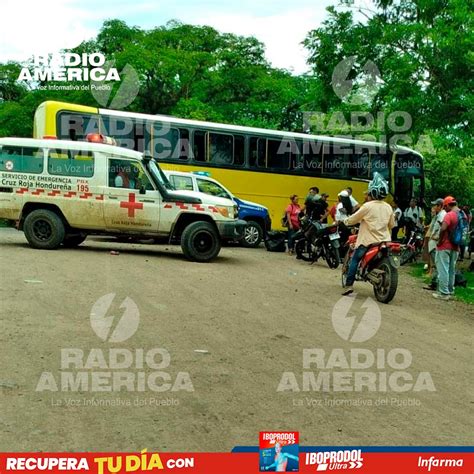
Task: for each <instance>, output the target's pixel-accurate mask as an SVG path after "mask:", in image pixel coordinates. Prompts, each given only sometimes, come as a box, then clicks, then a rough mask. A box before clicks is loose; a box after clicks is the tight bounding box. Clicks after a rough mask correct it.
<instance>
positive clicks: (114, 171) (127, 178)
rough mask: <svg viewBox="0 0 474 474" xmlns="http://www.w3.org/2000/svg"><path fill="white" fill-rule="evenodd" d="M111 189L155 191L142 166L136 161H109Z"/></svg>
mask: <svg viewBox="0 0 474 474" xmlns="http://www.w3.org/2000/svg"><path fill="white" fill-rule="evenodd" d="M108 173H109V187H111V188H126V189H140V188H141V187H142V186H144V187H145V189H146V190H153V189H154V188H153V185H152V184H151V182H150V180H149V179H148V176H147V175H146V173H145V170H144V169H143V167H142V165H141V164H140V163H138V162H135V161H130V160H120V159H109V170H108Z"/></svg>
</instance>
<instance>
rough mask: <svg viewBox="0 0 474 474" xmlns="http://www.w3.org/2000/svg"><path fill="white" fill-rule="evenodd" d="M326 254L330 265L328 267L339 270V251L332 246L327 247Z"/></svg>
mask: <svg viewBox="0 0 474 474" xmlns="http://www.w3.org/2000/svg"><path fill="white" fill-rule="evenodd" d="M324 253H325V254H326V263H327V264H328V267H329V268H337V267H338V266H339V262H340V261H341V257H340V255H339V249H338V248H336V247H333V246H332V245H326V246H325V249H324Z"/></svg>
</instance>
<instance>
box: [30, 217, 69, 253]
mask: <svg viewBox="0 0 474 474" xmlns="http://www.w3.org/2000/svg"><path fill="white" fill-rule="evenodd" d="M23 231H24V233H25V237H26V239H27V240H28V243H29V244H30V245H31V247H33V248H35V249H45V250H54V249H57V248H58V247H59V246H60V245H61V244H62V242H63V241H64V237H65V235H66V231H65V228H64V223H63V221H62V219H61V218H60V217H59V216H58V215H57V214H56V213H55V212H53V211H50V210H48V209H37V210H35V211H32V212H30V213H29V214H28V215H27V216H26V219H25V222H24V224H23Z"/></svg>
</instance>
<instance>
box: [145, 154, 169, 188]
mask: <svg viewBox="0 0 474 474" xmlns="http://www.w3.org/2000/svg"><path fill="white" fill-rule="evenodd" d="M148 169H149V171H150V173H151V174H152V176H153V179H154V180H155V182H156V183H157V184H159V185H160V186H162V187H164V188H165V189H168V190H172V191H173V190H174V187H173V185H172V184H171V183H170V182H169V181H168V178H167V177H166V176H165V174H164V173H163V171H162V169H161V168H160V167H159V165H158V163H157V162H156V161H155V160H151V161H150V162H149V163H148Z"/></svg>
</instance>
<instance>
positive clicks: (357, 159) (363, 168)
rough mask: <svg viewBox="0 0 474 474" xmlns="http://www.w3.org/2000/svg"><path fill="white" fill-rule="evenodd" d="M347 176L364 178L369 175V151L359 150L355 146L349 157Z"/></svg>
mask: <svg viewBox="0 0 474 474" xmlns="http://www.w3.org/2000/svg"><path fill="white" fill-rule="evenodd" d="M349 176H351V177H353V178H366V179H367V177H368V176H369V151H368V150H367V149H366V150H365V151H362V150H360V149H359V148H358V147H357V146H356V147H355V148H354V150H353V153H352V154H351V155H350V159H349Z"/></svg>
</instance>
